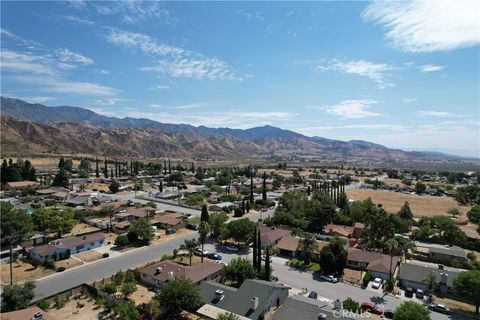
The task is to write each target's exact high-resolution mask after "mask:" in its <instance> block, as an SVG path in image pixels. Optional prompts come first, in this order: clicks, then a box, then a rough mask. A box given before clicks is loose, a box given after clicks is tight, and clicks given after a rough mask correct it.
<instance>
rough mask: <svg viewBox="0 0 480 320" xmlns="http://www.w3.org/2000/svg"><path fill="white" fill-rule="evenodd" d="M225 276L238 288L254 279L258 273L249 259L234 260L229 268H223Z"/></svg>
mask: <svg viewBox="0 0 480 320" xmlns="http://www.w3.org/2000/svg"><path fill="white" fill-rule="evenodd" d="M223 275H224V277H225V279H226V280H228V281H231V282H233V285H234V286H235V287H237V288H238V287H240V286H241V285H242V283H243V282H244V281H245V280H246V279H254V278H255V276H256V275H257V272H256V270H255V268H254V267H253V266H252V264H251V263H250V261H248V260H247V259H243V258H234V259H232V260H231V261H230V264H229V265H228V266H226V267H225V268H223Z"/></svg>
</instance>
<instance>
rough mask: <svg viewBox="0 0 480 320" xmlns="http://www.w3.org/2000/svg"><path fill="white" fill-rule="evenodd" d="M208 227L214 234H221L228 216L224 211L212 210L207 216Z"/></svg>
mask: <svg viewBox="0 0 480 320" xmlns="http://www.w3.org/2000/svg"><path fill="white" fill-rule="evenodd" d="M208 220H209V224H210V229H211V231H212V233H213V235H214V236H221V235H222V233H223V232H225V229H226V223H227V221H228V216H227V214H226V213H225V212H214V213H212V214H211V215H210V217H209V219H208Z"/></svg>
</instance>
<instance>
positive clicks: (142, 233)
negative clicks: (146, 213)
mask: <svg viewBox="0 0 480 320" xmlns="http://www.w3.org/2000/svg"><path fill="white" fill-rule="evenodd" d="M128 231H130V232H133V233H135V234H137V235H138V237H140V239H142V242H143V243H144V244H146V245H148V244H149V243H150V241H151V240H152V239H153V235H154V234H153V230H152V227H151V225H150V223H148V220H147V219H145V218H140V219H137V220H133V221H132V224H131V225H130V228H129V229H128Z"/></svg>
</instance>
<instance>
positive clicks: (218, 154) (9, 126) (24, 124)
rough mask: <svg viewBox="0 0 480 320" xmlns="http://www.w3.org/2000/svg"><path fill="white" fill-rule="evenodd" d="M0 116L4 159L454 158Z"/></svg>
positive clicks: (16, 111) (290, 135) (236, 133)
mask: <svg viewBox="0 0 480 320" xmlns="http://www.w3.org/2000/svg"><path fill="white" fill-rule="evenodd" d="M1 115H2V117H1V125H2V130H1V148H2V152H3V153H4V154H21V155H28V154H34V153H35V154H37V153H70V154H76V153H84V154H92V155H104V154H105V155H107V156H115V157H121V156H124V157H130V156H144V157H166V156H168V157H201V158H238V157H242V158H249V157H253V156H266V155H272V154H275V155H281V156H287V155H294V154H295V155H307V156H318V157H329V158H335V157H336V158H345V157H355V158H363V159H379V160H381V159H396V160H406V161H408V160H429V159H432V160H433V159H452V158H457V157H455V156H450V155H446V154H440V153H431V152H417V151H415V152H407V151H402V150H396V149H389V148H387V147H385V146H382V145H379V144H375V143H371V142H367V141H362V140H350V141H340V140H332V139H327V138H322V137H308V136H305V135H302V134H299V133H297V132H293V131H290V130H283V129H280V128H277V127H272V126H263V127H255V128H250V129H231V128H208V127H205V126H198V127H196V126H193V125H189V124H168V123H161V122H158V121H154V120H150V119H136V118H123V119H120V118H115V117H108V116H104V115H100V114H97V113H95V112H93V111H91V110H88V109H84V108H79V107H70V106H59V107H47V106H45V105H42V104H32V103H27V102H25V101H23V100H20V99H14V98H7V97H1Z"/></svg>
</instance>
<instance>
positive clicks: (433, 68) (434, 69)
mask: <svg viewBox="0 0 480 320" xmlns="http://www.w3.org/2000/svg"><path fill="white" fill-rule="evenodd" d="M418 69H420V71H422V72H437V71H442V70H443V69H445V66H437V65H434V64H425V65H423V66H419V67H418Z"/></svg>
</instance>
